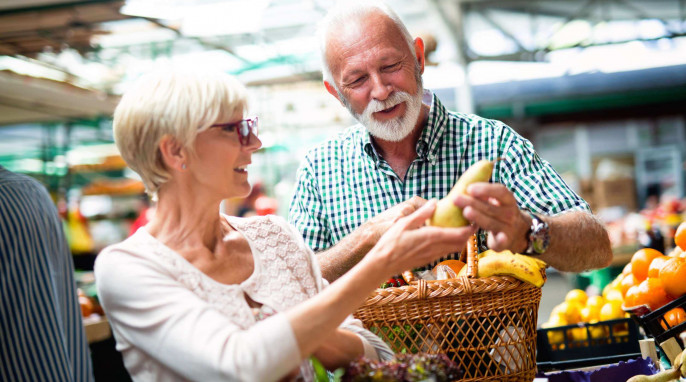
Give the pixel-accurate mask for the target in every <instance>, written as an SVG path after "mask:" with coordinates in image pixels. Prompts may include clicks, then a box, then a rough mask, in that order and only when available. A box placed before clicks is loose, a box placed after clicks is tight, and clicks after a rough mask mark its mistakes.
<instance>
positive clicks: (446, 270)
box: [432, 260, 465, 280]
mask: <svg viewBox="0 0 686 382" xmlns="http://www.w3.org/2000/svg"><path fill="white" fill-rule="evenodd" d="M464 266H465V263H464V262H462V261H460V260H444V261H441V262H440V263H438V264H436V266H435V267H434V269H433V271H432V272H433V274H434V275H436V278H437V279H439V280H445V279H454V278H456V277H457V275H458V274H459V273H460V270H461V269H462V268H463V267H464Z"/></svg>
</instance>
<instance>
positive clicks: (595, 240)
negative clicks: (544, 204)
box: [541, 211, 612, 272]
mask: <svg viewBox="0 0 686 382" xmlns="http://www.w3.org/2000/svg"><path fill="white" fill-rule="evenodd" d="M546 221H547V222H548V224H549V225H550V234H551V238H550V247H549V248H548V250H547V251H546V252H545V253H544V254H543V255H541V260H543V261H545V262H546V263H548V264H549V265H550V266H552V267H554V268H555V269H557V270H559V271H563V272H581V271H585V270H588V269H596V268H604V267H607V266H608V265H610V262H611V261H612V246H611V244H610V238H609V237H608V235H607V231H606V230H605V227H604V225H603V224H602V222H600V220H599V219H598V218H597V217H595V216H593V215H591V214H590V213H586V212H581V211H573V212H568V213H565V214H562V215H557V216H553V217H549V218H548V219H546Z"/></svg>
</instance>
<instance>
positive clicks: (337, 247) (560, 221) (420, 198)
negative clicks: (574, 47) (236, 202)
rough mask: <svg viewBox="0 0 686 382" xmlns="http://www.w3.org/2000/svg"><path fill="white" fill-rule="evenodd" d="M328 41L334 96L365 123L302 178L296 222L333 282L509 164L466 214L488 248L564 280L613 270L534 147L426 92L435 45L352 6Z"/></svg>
mask: <svg viewBox="0 0 686 382" xmlns="http://www.w3.org/2000/svg"><path fill="white" fill-rule="evenodd" d="M320 38H321V54H322V61H323V66H324V67H323V73H324V85H325V86H326V89H327V90H328V92H329V93H331V95H333V96H334V97H336V98H337V99H338V100H339V101H340V102H341V103H342V104H343V105H344V106H345V107H346V108H347V109H348V110H349V111H350V113H351V114H352V115H353V116H354V117H355V118H356V119H357V120H358V121H359V122H360V123H359V124H358V125H356V126H353V127H351V128H349V129H347V130H346V131H344V132H343V133H341V134H339V135H338V136H335V137H333V138H331V139H330V140H329V141H327V142H325V143H323V144H321V145H319V146H318V147H315V148H314V149H312V150H310V151H309V153H308V154H307V156H306V158H305V160H304V162H303V163H302V164H301V167H300V169H299V170H298V182H297V185H296V192H295V195H294V197H293V200H292V202H291V206H290V211H289V219H290V221H291V223H292V224H294V225H295V226H296V227H297V228H298V230H299V231H300V232H301V233H302V235H303V236H304V238H305V241H306V242H307V243H308V245H309V246H310V247H311V248H312V249H313V250H314V251H316V252H318V258H319V261H320V263H321V267H322V273H323V274H324V276H325V278H327V279H328V280H330V281H333V280H334V279H336V278H338V277H339V276H340V275H342V274H343V273H345V272H346V271H347V270H348V269H349V268H350V267H352V266H353V265H354V264H355V263H356V262H358V261H359V260H360V259H361V258H362V257H364V255H365V253H366V251H367V250H368V249H369V248H371V247H372V246H373V244H374V243H375V242H376V240H377V239H378V238H379V236H380V235H381V233H383V232H384V231H385V230H386V229H387V228H388V226H389V224H390V223H391V222H392V221H394V220H396V219H397V218H398V217H399V216H404V215H407V214H408V213H410V212H412V211H414V210H415V209H416V208H417V207H418V206H420V205H422V204H423V203H424V202H425V201H426V199H431V198H442V197H444V196H445V195H447V193H448V191H450V189H451V187H452V186H453V185H454V184H455V181H456V180H457V179H458V178H459V177H460V175H461V174H462V173H463V172H464V171H465V170H466V169H467V168H468V167H469V166H470V165H472V164H473V163H475V162H477V161H478V160H480V159H490V160H496V159H501V160H499V161H498V162H497V163H496V164H495V169H494V171H493V175H492V177H491V179H492V182H493V183H477V184H474V185H472V186H471V187H470V188H469V189H468V193H469V195H468V196H460V197H458V198H456V200H454V202H455V204H456V205H458V206H459V207H461V208H463V211H464V215H465V217H466V218H467V219H468V220H469V221H471V222H472V223H473V224H474V225H477V226H478V227H479V228H480V229H481V230H482V232H487V235H482V236H485V237H486V239H485V240H484V243H483V244H487V246H488V247H490V248H492V249H494V250H505V249H509V250H511V251H514V252H518V253H525V254H528V255H531V256H538V257H539V258H540V259H541V260H543V261H545V262H547V263H548V264H550V265H551V266H553V267H555V268H557V269H559V270H562V271H582V270H586V269H591V268H599V267H605V266H607V265H608V264H609V262H610V261H611V257H612V252H611V248H610V242H609V239H608V236H607V233H606V231H605V229H604V227H603V225H602V224H601V223H600V222H599V221H598V220H597V219H596V218H594V217H593V216H592V215H591V214H590V212H589V211H590V209H589V207H588V204H587V203H586V202H585V201H584V200H583V199H581V198H580V197H579V196H577V195H576V194H575V193H574V192H573V191H572V190H571V189H569V187H568V186H567V185H566V184H565V182H564V181H563V180H562V179H561V178H560V176H559V175H558V174H557V173H556V172H555V170H554V169H553V168H552V167H551V166H550V164H548V163H547V162H545V161H544V160H542V159H541V158H539V157H538V155H537V154H536V152H535V151H534V149H533V146H532V144H531V143H530V142H529V141H527V140H526V139H524V138H522V137H521V136H520V135H518V134H517V133H516V132H515V131H514V130H513V129H512V128H510V127H509V126H507V125H505V124H503V123H502V122H499V121H494V120H487V119H484V118H480V117H478V116H475V115H467V114H461V113H453V112H449V111H448V110H446V109H445V107H444V106H443V105H442V104H441V102H440V101H439V100H438V98H437V97H436V96H435V95H432V94H431V93H429V92H427V91H424V90H423V88H422V78H421V75H422V73H423V71H424V45H423V42H422V40H421V39H420V38H416V39H412V37H411V36H410V34H409V32H408V31H407V29H406V27H405V26H404V25H403V23H402V22H401V21H400V19H399V18H398V16H397V15H396V14H395V13H394V12H393V11H392V10H391V9H390V8H388V7H387V6H386V5H384V4H382V3H369V2H367V3H359V4H349V3H347V2H346V4H344V5H343V6H342V7H340V8H336V9H334V10H332V11H331V12H330V13H329V14H328V15H327V17H326V18H325V19H324V20H323V22H322V25H321V28H320ZM456 251H459V248H456Z"/></svg>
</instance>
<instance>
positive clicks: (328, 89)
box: [324, 81, 343, 105]
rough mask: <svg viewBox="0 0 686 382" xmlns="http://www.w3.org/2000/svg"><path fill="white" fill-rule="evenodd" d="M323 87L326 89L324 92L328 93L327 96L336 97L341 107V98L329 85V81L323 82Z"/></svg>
mask: <svg viewBox="0 0 686 382" xmlns="http://www.w3.org/2000/svg"><path fill="white" fill-rule="evenodd" d="M324 86H325V87H326V91H327V92H329V94H331V95H332V96H334V97H336V99H337V100H338V102H340V103H341V105H342V104H343V101H341V97H339V96H338V92H337V91H336V88H335V87H334V86H333V85H331V83H330V82H329V81H324Z"/></svg>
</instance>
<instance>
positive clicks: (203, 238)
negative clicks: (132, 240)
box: [146, 190, 228, 252]
mask: <svg viewBox="0 0 686 382" xmlns="http://www.w3.org/2000/svg"><path fill="white" fill-rule="evenodd" d="M160 191H162V190H160ZM183 194H184V193H179V192H173V191H171V190H164V191H162V192H160V193H159V200H158V203H157V207H156V209H155V216H154V217H153V219H152V220H151V221H150V223H148V225H147V226H146V229H147V231H148V232H149V233H150V234H151V235H152V236H154V237H155V238H157V239H158V240H160V241H161V242H163V243H164V244H165V245H167V246H168V247H170V248H172V249H174V250H176V251H179V252H185V251H193V250H197V249H200V247H204V248H207V249H208V250H209V251H210V252H213V251H214V248H215V246H216V245H217V242H218V241H220V240H221V238H222V236H223V235H224V234H225V232H224V231H225V229H223V228H222V227H223V225H222V224H221V221H220V215H219V205H220V203H221V200H212V199H211V198H206V197H201V196H199V195H192V196H189V195H187V196H183ZM225 226H226V227H228V225H225ZM226 227H225V228H226Z"/></svg>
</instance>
